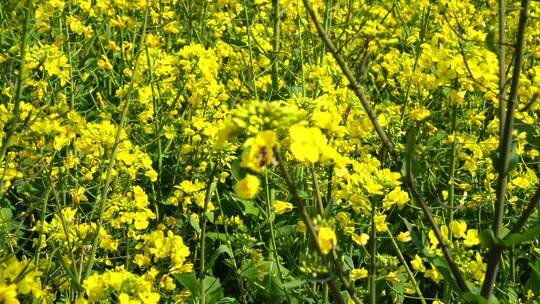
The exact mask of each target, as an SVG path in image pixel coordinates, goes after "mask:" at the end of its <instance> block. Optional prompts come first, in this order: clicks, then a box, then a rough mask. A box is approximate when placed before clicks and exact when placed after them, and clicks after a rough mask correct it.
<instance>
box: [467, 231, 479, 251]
mask: <svg viewBox="0 0 540 304" xmlns="http://www.w3.org/2000/svg"><path fill="white" fill-rule="evenodd" d="M478 244H480V238H479V237H478V230H476V229H469V230H467V234H466V235H465V236H464V237H463V245H465V246H466V247H472V246H475V245H478Z"/></svg>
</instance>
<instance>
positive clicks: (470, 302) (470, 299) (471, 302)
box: [461, 292, 499, 304]
mask: <svg viewBox="0 0 540 304" xmlns="http://www.w3.org/2000/svg"><path fill="white" fill-rule="evenodd" d="M461 297H462V298H463V300H465V303H467V304H498V303H499V300H497V297H495V296H494V295H491V297H490V298H489V300H488V299H486V298H484V297H482V296H481V295H479V294H476V293H472V292H467V293H464V294H462V295H461Z"/></svg>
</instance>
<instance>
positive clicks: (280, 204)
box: [272, 200, 293, 214]
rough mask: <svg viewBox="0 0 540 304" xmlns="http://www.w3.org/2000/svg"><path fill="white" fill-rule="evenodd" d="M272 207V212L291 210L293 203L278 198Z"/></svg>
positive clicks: (280, 212) (279, 212)
mask: <svg viewBox="0 0 540 304" xmlns="http://www.w3.org/2000/svg"><path fill="white" fill-rule="evenodd" d="M272 207H273V208H274V212H275V213H276V214H283V213H287V212H291V211H292V209H293V205H292V204H291V203H288V202H284V201H278V200H276V201H274V203H273V204H272Z"/></svg>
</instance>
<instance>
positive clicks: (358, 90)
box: [302, 0, 469, 292]
mask: <svg viewBox="0 0 540 304" xmlns="http://www.w3.org/2000/svg"><path fill="white" fill-rule="evenodd" d="M302 1H303V2H304V6H305V8H306V10H307V11H308V14H309V16H310V18H311V20H312V21H313V23H314V24H315V27H316V28H317V32H318V33H319V36H320V37H321V39H323V41H324V42H325V44H326V46H327V47H328V50H329V51H330V53H331V54H332V56H333V57H334V59H335V60H336V62H337V63H338V65H339V66H340V68H341V70H342V71H343V74H345V77H347V80H348V81H349V84H350V88H351V89H352V90H353V91H354V93H355V94H356V96H357V97H358V98H359V99H360V101H361V103H362V106H363V107H364V110H365V111H366V113H367V115H368V117H369V119H370V121H371V123H372V125H373V127H374V129H375V131H376V132H377V135H378V136H379V138H380V140H381V141H382V143H383V146H384V147H385V148H386V150H387V151H388V152H389V154H390V155H391V156H392V158H393V160H394V162H395V163H396V164H397V165H398V166H401V165H402V161H401V159H400V158H399V156H398V155H397V153H396V151H395V150H394V146H393V145H392V143H391V142H390V140H389V139H388V136H387V135H386V132H385V131H384V129H383V127H382V126H381V124H380V123H379V120H378V118H377V115H376V114H375V112H374V111H373V109H372V108H371V105H370V103H369V101H368V100H367V97H366V95H365V94H364V92H363V90H362V87H361V86H360V84H359V83H358V81H357V80H356V78H355V77H354V76H353V74H352V72H351V70H350V69H349V67H348V66H347V64H346V63H345V61H344V60H343V58H342V57H341V55H340V53H339V52H338V50H337V49H336V48H335V46H334V44H333V42H332V40H330V37H329V36H328V34H327V33H326V31H325V30H324V28H323V27H322V25H321V23H320V22H319V20H318V19H317V15H316V14H315V11H314V10H313V7H312V6H311V3H310V1H309V0H302ZM407 174H408V175H409V176H408V178H407V179H408V183H407V185H408V187H409V189H410V190H411V192H412V194H413V197H414V198H415V200H416V201H417V202H418V203H419V204H420V206H421V209H422V211H423V212H424V215H425V217H426V218H427V219H428V222H429V225H430V226H431V228H432V230H433V232H434V233H435V236H436V237H437V240H438V241H439V244H440V245H441V248H442V251H443V254H444V257H445V259H446V261H447V263H448V265H449V266H450V269H451V271H452V274H453V275H454V278H455V280H456V282H457V284H458V286H459V289H460V291H462V292H468V291H469V288H468V287H467V284H466V283H465V279H464V278H463V276H462V274H461V271H460V270H459V268H458V267H457V265H456V263H455V261H454V259H453V257H452V254H451V252H450V250H449V248H448V244H447V243H446V240H445V239H444V237H443V236H442V234H441V231H440V229H439V226H438V225H437V224H436V223H435V220H434V218H433V215H432V213H431V211H430V210H429V208H428V207H427V205H426V201H425V199H424V197H423V196H422V194H421V192H420V190H419V189H418V187H417V186H416V181H415V179H414V176H413V175H412V171H411V172H408V173H407Z"/></svg>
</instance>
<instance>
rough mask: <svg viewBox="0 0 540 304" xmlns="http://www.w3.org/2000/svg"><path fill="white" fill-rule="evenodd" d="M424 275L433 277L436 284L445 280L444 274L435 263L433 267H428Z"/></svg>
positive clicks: (429, 277)
mask: <svg viewBox="0 0 540 304" xmlns="http://www.w3.org/2000/svg"><path fill="white" fill-rule="evenodd" d="M424 277H425V278H428V279H431V280H432V281H433V282H435V283H436V284H439V283H440V282H441V281H442V280H444V277H443V276H442V274H441V273H440V272H439V271H438V270H437V268H435V266H433V265H431V269H428V270H426V271H425V272H424Z"/></svg>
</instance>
